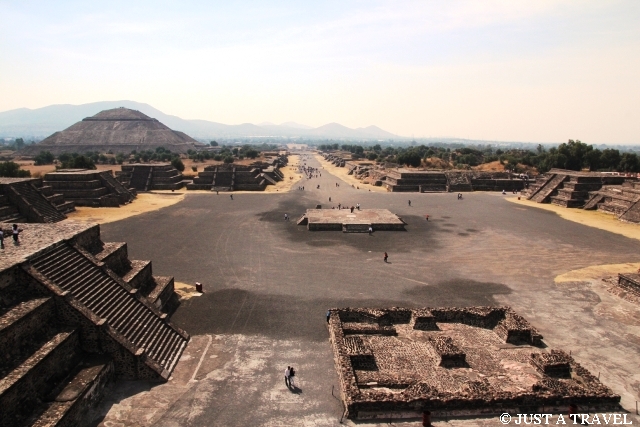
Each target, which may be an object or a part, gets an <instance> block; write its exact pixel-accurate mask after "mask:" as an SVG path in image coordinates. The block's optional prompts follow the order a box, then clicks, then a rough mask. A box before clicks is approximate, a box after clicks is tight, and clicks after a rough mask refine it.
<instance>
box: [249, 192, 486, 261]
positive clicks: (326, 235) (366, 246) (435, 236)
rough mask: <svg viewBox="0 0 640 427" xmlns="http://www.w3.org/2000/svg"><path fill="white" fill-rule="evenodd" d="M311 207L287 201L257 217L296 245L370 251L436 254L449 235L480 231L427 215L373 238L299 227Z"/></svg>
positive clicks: (405, 218) (405, 217) (301, 201)
mask: <svg viewBox="0 0 640 427" xmlns="http://www.w3.org/2000/svg"><path fill="white" fill-rule="evenodd" d="M304 202H306V203H304ZM309 207H315V205H314V204H313V202H312V201H310V200H307V199H293V200H292V199H283V200H281V201H279V203H278V206H277V208H275V209H272V210H269V211H265V212H260V213H259V214H257V217H258V219H259V220H260V221H265V222H269V223H271V224H273V225H274V226H275V227H277V228H279V229H280V231H281V234H282V235H283V236H285V237H286V238H287V239H289V241H291V242H292V243H305V244H307V245H309V246H312V247H327V246H341V245H346V246H350V247H352V248H355V249H358V250H361V251H367V252H368V251H377V252H384V251H388V252H391V251H392V252H395V253H408V252H411V251H414V250H419V251H421V252H429V251H435V250H437V249H440V248H441V247H442V244H441V241H442V237H444V236H446V235H449V234H453V233H457V234H458V235H459V236H462V237H465V236H469V235H471V234H473V233H477V232H479V230H476V229H473V228H466V227H463V226H460V225H459V224H457V223H455V222H451V220H450V218H449V217H447V218H432V219H430V220H429V221H427V220H426V218H425V217H424V216H418V215H400V216H401V218H402V220H403V221H404V222H405V223H406V224H407V225H406V231H405V232H398V231H375V232H374V233H373V235H372V236H370V235H368V233H343V232H341V231H338V230H336V231H309V230H307V227H306V226H303V225H297V224H296V223H297V221H298V219H300V217H301V216H302V215H303V214H304V213H305V212H306V210H307V209H308V208H309ZM285 213H287V214H288V215H289V218H291V219H290V220H289V221H285V220H284V214H285ZM371 237H375V239H371Z"/></svg>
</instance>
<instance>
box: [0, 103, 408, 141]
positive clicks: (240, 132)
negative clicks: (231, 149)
mask: <svg viewBox="0 0 640 427" xmlns="http://www.w3.org/2000/svg"><path fill="white" fill-rule="evenodd" d="M117 107H126V108H131V109H134V110H138V111H140V112H142V113H144V114H146V115H147V116H149V117H152V118H155V119H158V120H159V121H160V122H162V123H164V124H165V125H167V126H169V127H170V128H171V129H173V130H178V131H182V132H184V133H186V134H187V135H189V136H192V137H194V138H199V139H214V138H242V137H289V138H308V139H353V140H387V139H396V140H397V139H404V138H402V137H399V136H398V135H394V134H392V133H390V132H387V131H385V130H383V129H380V128H379V127H377V126H368V127H366V128H357V129H351V128H348V127H346V126H343V125H341V124H339V123H329V124H326V125H324V126H320V127H317V128H313V127H311V126H306V125H302V124H299V123H295V122H286V123H282V124H280V125H276V124H274V123H268V122H267V123H261V124H259V125H254V124H251V123H243V124H240V125H225V124H222V123H216V122H210V121H208V120H185V119H181V118H180V117H177V116H172V115H169V114H164V113H163V112H162V111H160V110H157V109H155V108H153V107H152V106H151V105H149V104H143V103H140V102H135V101H103V102H92V103H90V104H82V105H68V104H64V105H63V104H61V105H49V106H48V107H42V108H37V109H33V110H31V109H29V108H18V109H15V110H9V111H4V112H1V113H0V137H26V138H31V137H35V138H44V137H46V136H49V135H51V134H52V133H54V132H57V131H61V130H64V129H66V128H68V127H69V126H71V125H73V124H74V123H76V122H78V121H80V120H82V119H84V118H85V117H90V116H93V115H95V114H97V113H99V112H100V111H103V110H108V109H111V108H117Z"/></svg>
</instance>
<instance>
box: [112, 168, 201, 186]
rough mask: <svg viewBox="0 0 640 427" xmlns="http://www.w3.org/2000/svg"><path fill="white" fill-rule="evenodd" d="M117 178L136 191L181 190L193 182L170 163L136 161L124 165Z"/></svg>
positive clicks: (117, 173)
mask: <svg viewBox="0 0 640 427" xmlns="http://www.w3.org/2000/svg"><path fill="white" fill-rule="evenodd" d="M116 179H117V180H118V181H120V183H121V184H122V185H124V186H125V187H126V188H128V189H134V190H135V191H152V190H179V189H180V188H182V187H184V186H185V184H187V183H189V182H191V181H189V180H184V176H183V175H182V173H180V171H178V170H177V169H176V168H175V167H173V166H172V165H171V164H169V163H135V164H130V165H122V170H121V171H118V172H116Z"/></svg>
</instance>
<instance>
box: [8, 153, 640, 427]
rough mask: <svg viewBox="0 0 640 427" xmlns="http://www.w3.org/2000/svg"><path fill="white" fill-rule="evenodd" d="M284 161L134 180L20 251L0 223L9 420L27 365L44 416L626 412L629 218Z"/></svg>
mask: <svg viewBox="0 0 640 427" xmlns="http://www.w3.org/2000/svg"><path fill="white" fill-rule="evenodd" d="M289 161H290V163H289V165H288V166H287V167H286V169H287V170H286V176H287V177H290V178H287V179H286V180H284V181H283V182H282V183H280V184H277V185H274V186H273V187H274V189H275V191H271V192H250V191H196V192H187V191H184V190H181V191H177V192H171V191H169V192H166V191H151V192H142V193H140V194H138V196H137V198H136V199H135V200H133V201H131V202H128V203H127V204H126V205H123V206H121V207H100V208H91V207H79V208H76V211H75V212H74V211H70V212H68V213H67V214H66V217H67V218H66V219H61V222H58V223H56V224H54V225H47V224H24V225H23V226H21V227H22V231H21V235H20V242H19V244H16V245H14V244H13V243H11V242H10V240H9V235H10V234H11V230H10V229H7V230H5V236H6V237H7V239H6V241H5V249H4V252H3V257H4V258H3V263H2V265H3V271H2V277H1V281H2V283H3V285H2V286H3V287H2V292H3V295H4V296H5V297H6V296H7V295H13V294H12V292H13V293H15V292H18V294H20V293H22V294H24V293H25V292H27V291H25V290H21V291H17V289H27V288H28V289H29V291H28V292H27V293H28V295H26V294H25V295H26V296H25V295H22V294H20V295H18V294H16V295H18V296H17V297H16V298H15V301H14V302H13V303H11V302H10V301H9V303H8V302H7V301H8V300H7V299H6V298H5V301H4V302H3V304H5V305H6V304H9V305H7V307H6V308H5V309H3V312H2V313H0V315H2V323H1V324H0V326H2V329H0V333H1V335H0V338H2V339H3V340H4V341H2V342H3V343H4V344H3V345H5V344H7V345H8V343H9V342H10V341H9V340H10V339H11V337H12V336H23V337H27V336H34V337H38V338H37V339H38V340H39V341H38V342H39V343H41V344H37V345H36V347H34V348H37V346H38V345H42V347H41V348H40V349H37V350H35V353H34V355H33V356H31V357H30V358H29V359H27V360H26V361H25V362H22V365H20V364H19V363H20V360H24V357H25V356H22V355H21V354H18V353H19V352H21V351H23V350H24V351H34V349H31V350H29V349H26V350H25V349H23V348H22V347H20V348H18V349H16V350H15V351H14V350H12V351H9V352H8V353H7V358H8V359H7V360H8V361H9V362H7V363H9V365H8V366H10V367H11V366H13V368H11V369H14V370H13V372H12V373H10V374H9V375H7V376H6V377H5V378H4V379H2V381H1V382H0V387H1V390H0V391H2V395H1V396H2V398H3V399H5V400H6V402H14V403H12V405H15V407H14V406H12V408H15V410H14V409H12V411H13V412H10V415H11V416H12V417H14V418H12V419H15V420H18V419H21V420H27V421H24V422H27V424H24V425H31V424H28V422H29V421H28V420H30V419H31V418H28V417H27V415H23V413H24V414H27V413H28V411H30V410H32V409H30V408H29V407H26V406H25V405H22V406H20V405H17V403H15V402H17V401H18V400H19V399H20V397H21V396H31V395H30V394H29V393H30V392H29V391H28V390H29V389H28V388H24V387H27V386H28V385H29V384H32V383H33V384H35V383H34V381H36V380H35V379H32V378H31V372H33V375H36V373H37V372H40V373H41V375H44V376H42V378H45V377H46V375H49V376H51V378H57V379H56V381H62V382H61V383H60V386H54V385H53V384H54V383H51V384H52V385H51V387H50V388H49V389H48V390H49V391H47V393H49V394H48V395H47V396H54V397H46V396H45V397H43V398H39V399H40V400H37V399H36V400H33V402H34V403H33V405H35V406H34V407H35V408H40V406H38V405H40V404H41V402H42V399H44V398H47V399H50V400H51V399H52V400H51V401H52V402H53V403H47V404H46V405H44V406H42V409H37V410H35V412H34V413H35V415H32V416H36V417H40V418H39V420H45V421H38V422H40V423H41V425H70V424H68V422H69V421H68V420H69V419H84V420H85V421H83V422H87V423H89V424H90V425H94V426H101V427H115V426H122V427H125V426H126V427H129V426H167V427H173V426H176V427H177V426H194V427H199V426H202V427H204V426H212V425H215V426H235V425H261V426H336V425H340V424H343V425H353V426H355V425H367V426H377V425H396V426H417V425H423V418H422V417H423V414H425V413H429V414H430V415H429V416H430V422H432V423H433V425H443V426H444V425H451V426H454V425H464V426H493V425H500V421H499V419H498V417H499V416H500V414H501V413H504V412H506V413H509V414H512V415H513V416H514V417H516V418H517V414H519V413H538V412H547V413H551V414H553V416H552V420H557V417H558V416H561V415H563V414H564V415H566V414H567V413H568V412H569V411H570V409H569V407H570V406H571V405H577V408H575V407H574V409H572V410H573V411H574V412H575V411H578V413H582V412H584V413H588V414H593V413H616V414H623V415H625V416H626V417H627V418H625V419H627V420H629V421H633V422H634V423H637V422H640V418H638V416H637V415H636V414H635V405H636V401H637V400H639V399H638V394H639V393H640V374H638V372H639V371H638V367H639V365H638V357H637V355H638V354H639V353H640V327H639V326H640V297H638V295H640V294H638V293H637V290H638V287H640V279H639V278H638V277H640V276H638V275H637V274H636V272H637V270H638V267H640V265H639V264H638V263H639V260H638V253H639V249H640V236H639V235H638V233H637V231H636V227H638V225H636V224H629V223H624V222H620V221H617V220H616V219H615V218H613V217H608V216H606V214H603V213H600V212H595V211H580V212H581V215H582V216H580V215H578V218H577V219H576V218H575V216H576V215H574V214H571V215H574V216H573V217H572V216H571V215H565V214H563V215H562V216H561V215H558V214H557V212H561V213H562V212H564V211H558V210H561V209H564V210H565V211H570V210H567V209H566V208H561V207H558V206H553V205H549V204H547V205H539V204H535V203H532V202H530V201H525V200H518V197H516V196H514V195H512V194H508V195H504V194H502V192H499V191H498V192H467V193H464V195H463V196H462V197H460V196H458V195H457V194H456V193H451V192H443V193H401V192H391V191H389V192H380V191H377V189H376V190H374V191H371V190H370V189H369V188H367V187H366V186H363V187H360V186H359V185H357V183H356V182H351V181H349V180H348V179H346V178H345V179H343V177H341V176H340V175H341V173H340V172H341V170H340V169H339V168H337V167H332V166H329V165H328V164H327V163H326V162H322V163H321V162H320V157H319V156H318V155H314V154H312V153H309V152H299V153H296V154H295V155H292V156H290V159H289ZM304 168H307V170H311V171H312V172H311V173H309V172H305V173H298V172H299V171H300V170H304ZM97 180H98V178H96V182H98V181H97ZM105 182H106V181H105ZM18 184H19V185H22V186H23V187H24V186H25V185H27V184H24V183H21V182H18ZM18 184H15V183H13V182H9V181H8V182H7V183H6V184H5V185H7V186H10V185H13V186H14V187H15V186H16V185H18ZM36 184H37V183H36ZM29 185H31V184H29ZM34 185H35V184H34ZM39 185H42V184H41V183H40V184H39ZM47 185H48V184H47V182H45V183H44V187H42V188H45V189H46V188H48V187H47ZM96 185H97V184H96ZM104 185H107V183H105V184H104ZM7 188H9V187H7ZM11 188H13V187H11ZM25 188H26V187H25ZM29 188H31V187H29ZM34 188H35V187H34ZM113 188H116V187H115V186H113ZM303 188H304V190H303ZM279 190H281V191H279ZM5 191H6V194H7V196H11V197H9V199H7V200H9V201H13V202H15V203H16V205H15V206H17V207H16V208H12V209H22V210H24V206H27V205H29V206H31V205H30V204H29V203H26V204H24V206H23V204H21V203H22V202H20V200H22V199H20V198H19V197H18V196H20V195H21V194H23V193H24V194H27V193H26V192H25V191H26V190H25V189H23V188H22V187H15V189H11V190H8V189H7V190H5ZM30 191H31V190H30ZM34 191H35V190H34ZM40 191H41V192H42V193H43V194H44V191H42V190H40ZM105 191H106V190H105ZM32 193H33V192H32ZM36 193H37V192H36ZM36 193H33V194H32V195H30V196H29V197H31V199H28V200H33V201H32V202H31V203H32V204H35V203H36V201H38V200H40V199H37V198H35V197H36V196H37V194H36ZM28 194H31V193H28ZM24 197H27V196H24ZM55 197H58V196H55ZM55 197H54V196H49V198H55ZM25 200H27V199H25ZM13 202H12V203H13ZM38 203H40V205H42V206H44V205H43V203H44V202H43V201H41V200H40V201H38ZM40 205H38V206H40ZM319 205H320V206H319ZM34 206H35V205H34ZM60 206H62V205H60ZM352 206H353V207H354V208H353V209H352V208H351V207H352ZM340 207H341V208H342V209H340ZM541 207H544V209H541ZM7 209H8V208H7ZM553 209H555V210H556V211H553ZM22 210H20V212H22ZM25 212H26V211H25ZM27 213H28V212H27ZM25 215H26V214H24V215H23V216H25ZM34 218H35V217H34ZM61 218H63V217H61ZM94 222H98V223H100V226H99V228H98V227H97V226H95V225H93V223H94ZM299 224H300V225H299ZM370 227H371V230H369V228H370ZM4 228H6V227H4ZM109 242H123V243H109ZM124 242H126V243H124ZM385 255H387V256H388V258H385ZM138 260H153V275H152V270H151V261H138ZM618 273H622V275H621V276H620V279H618ZM26 285H28V286H26ZM25 286H26V287H25ZM196 286H197V287H196ZM200 286H201V288H200ZM200 290H201V291H202V292H200ZM178 299H179V301H178ZM20 301H23V302H22V303H20ZM54 303H55V304H54ZM11 304H14V305H13V306H11ZM16 304H17V305H16ZM12 307H13V308H12ZM56 313H57V314H56ZM43 316H44V317H43ZM52 316H53V317H52ZM78 318H80V319H81V320H78ZM21 319H31V320H30V321H29V323H27V324H26V325H27V326H24V325H25V321H24V320H21ZM43 319H57V320H56V321H55V322H51V321H49V322H50V325H51V326H50V327H48V328H47V329H46V331H45V330H40V331H38V329H37V325H38V324H39V323H38V322H46V320H43ZM60 319H62V320H60ZM82 319H85V320H82ZM136 319H146V320H144V321H143V322H138V321H137V320H136ZM169 319H170V320H169ZM20 322H22V323H20ZM145 322H146V323H145ZM21 325H22V326H21ZM29 325H31V326H29ZM70 325H75V326H73V327H71V326H70ZM16 334H17V335H16ZM52 346H53V347H52ZM5 347H6V346H5ZM6 348H9V347H6ZM14 353H15V354H14ZM94 353H99V355H100V357H97V356H96V354H94ZM69 354H73V355H74V356H73V358H69V357H66V358H65V355H69ZM21 358H22V359H21ZM12 360H13V361H14V362H15V363H14V362H12ZM47 360H51V361H56V360H65V361H66V362H65V363H68V367H67V368H65V369H66V371H64V370H62V371H61V370H60V369H61V368H60V366H61V365H60V363H58V364H55V365H47V363H49V362H47ZM11 363H13V365H11ZM29 363H30V364H32V365H33V366H32V367H30V368H29V369H28V370H23V367H24V366H25V364H29ZM51 363H53V362H51ZM76 364H77V365H76ZM14 365H15V366H14ZM54 366H55V367H54ZM65 366H66V365H65ZM288 366H293V367H294V368H295V370H296V372H297V373H296V376H295V381H293V382H292V383H291V385H285V378H284V373H285V369H287V367H288ZM25 369H27V368H25ZM66 375H69V376H68V377H65V376H66ZM74 375H75V376H74ZM34 378H35V377H34ZM61 378H71V380H66V379H65V380H60V379H61ZM65 384H66V385H65ZM91 384H95V387H94V386H91ZM96 390H103V391H102V392H101V394H100V396H101V399H99V398H98V397H97V396H98V394H97V392H96ZM34 393H35V392H34ZM92 393H95V396H96V397H95V398H94V397H92V396H93V394H92ZM69 396H71V397H69ZM9 399H13V400H9ZM92 399H94V400H92ZM27 401H28V400H25V402H27ZM29 402H30V401H29ZM76 402H78V403H77V404H76ZM91 402H93V403H92V404H91V405H90V403H91ZM47 405H48V406H47ZM83 405H84V406H83ZM85 406H86V408H88V409H86V410H83V411H84V412H83V411H81V410H80V409H78V408H85ZM47 408H48V409H47ZM74 410H75V411H76V412H73V411H74ZM20 411H23V412H20ZM39 411H40V412H39ZM74 414H75V415H74ZM83 414H84V415H83ZM81 415H82V417H84V418H81ZM72 416H75V417H77V418H72ZM25 417H27V418H25ZM553 417H555V418H553ZM54 419H56V420H61V421H55V422H54V421H51V420H54ZM7 420H9V418H6V419H5V421H6V422H9V424H6V422H5V424H6V425H16V424H11V421H10V420H9V421H7ZM46 420H50V421H46ZM64 420H67V421H65V422H67V424H65V423H64V422H63V421H64ZM21 422H22V421H21ZM47 422H48V423H47ZM5 424H2V425H5ZM34 425H35V424H34ZM39 425H40V424H39Z"/></svg>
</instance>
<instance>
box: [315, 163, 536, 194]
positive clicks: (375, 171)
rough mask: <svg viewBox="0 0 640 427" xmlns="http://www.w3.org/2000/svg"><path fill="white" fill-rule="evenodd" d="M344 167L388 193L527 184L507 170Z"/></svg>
mask: <svg viewBox="0 0 640 427" xmlns="http://www.w3.org/2000/svg"><path fill="white" fill-rule="evenodd" d="M324 156H325V158H326V159H327V160H330V159H334V157H332V155H330V154H325V155H324ZM334 164H335V162H334ZM344 166H345V167H346V168H348V169H349V172H348V174H349V175H353V176H355V177H356V178H357V179H359V180H361V181H362V182H363V184H371V185H374V186H384V187H385V188H386V189H387V190H388V191H391V192H420V193H427V192H429V193H431V192H433V193H445V192H455V193H462V192H469V191H502V190H505V191H509V192H511V191H513V190H516V191H521V190H523V189H525V188H526V187H527V185H528V183H529V181H528V179H521V178H520V177H514V176H513V175H512V174H511V173H509V172H484V171H474V170H420V169H406V168H385V167H383V166H381V165H374V164H373V163H367V162H359V163H356V162H351V161H346V162H345V164H344Z"/></svg>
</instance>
